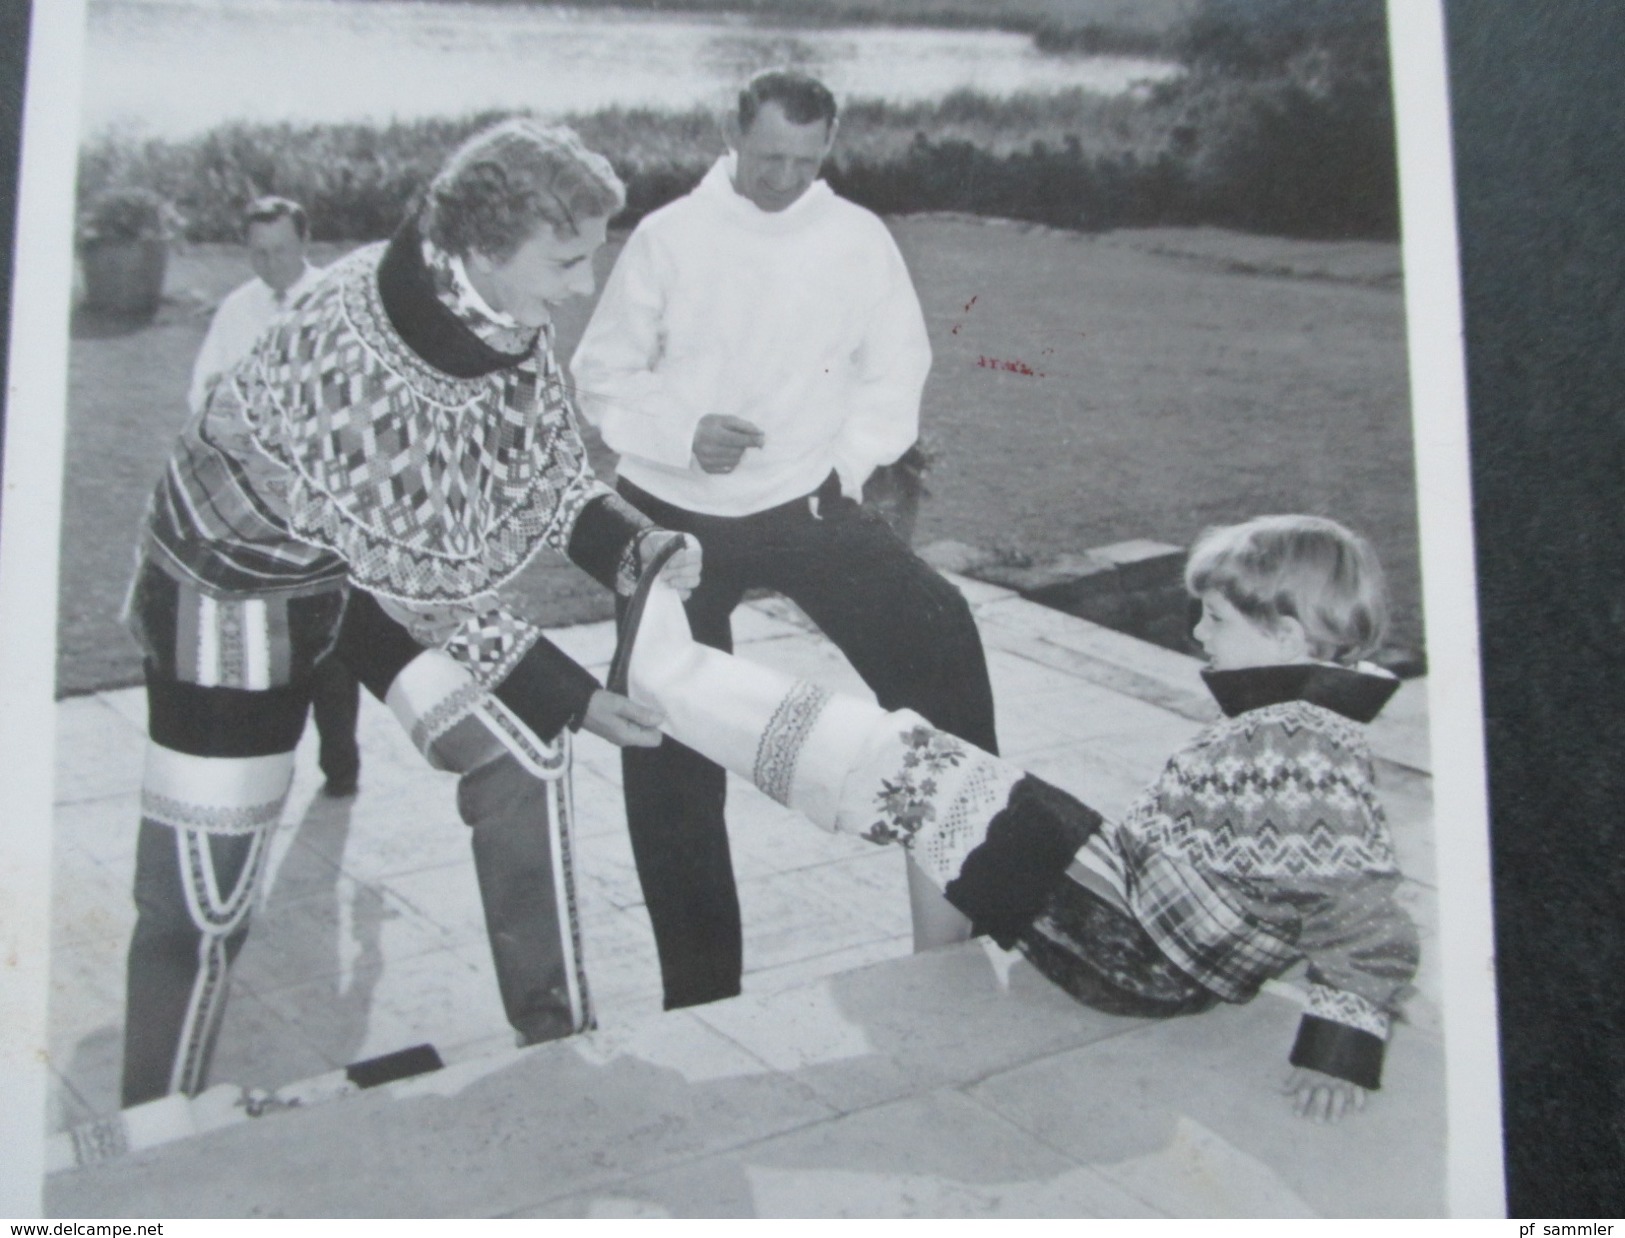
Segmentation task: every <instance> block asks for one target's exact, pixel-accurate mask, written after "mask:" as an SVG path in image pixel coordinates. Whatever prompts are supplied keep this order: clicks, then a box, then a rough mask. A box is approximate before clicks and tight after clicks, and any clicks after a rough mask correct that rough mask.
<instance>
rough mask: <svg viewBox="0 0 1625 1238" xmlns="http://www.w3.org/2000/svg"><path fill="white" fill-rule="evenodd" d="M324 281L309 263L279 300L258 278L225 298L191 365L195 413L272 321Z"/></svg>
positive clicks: (188, 398) (190, 398)
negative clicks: (216, 383)
mask: <svg viewBox="0 0 1625 1238" xmlns="http://www.w3.org/2000/svg"><path fill="white" fill-rule="evenodd" d="M321 277H322V268H321V267H316V266H311V265H310V264H309V263H308V262H307V263H306V264H305V269H304V271H303V273H302V274H301V275H300V276H299V278H298V279H296V280H295V281H294V282H293V285H292V286H291V287H290V288H288V289H287V290H286V291H284V292H283V293H282V296H281V298H280V299H278V297H277V294H276V293H275V292H273V291H272V290H271V285H269V284H267V283H266V282H265V281H264V280H262V279H260V278H259V277H258V276H255V277H254V278H253V279H251V280H249V281H248V282H247V283H246V284H243V285H242V286H241V287H239V288H236V289H233V290H232V291H231V292H230V293H228V294H227V295H226V298H225V300H223V301H221V302H220V308H219V309H217V310H215V312H214V319H213V320H212V321H211V322H210V323H209V331H208V334H207V335H205V336H204V337H203V347H202V348H200V349H198V354H197V360H196V361H195V362H193V364H192V385H191V387H190V389H189V390H188V391H187V395H186V403H187V405H188V406H189V407H190V408H191V410H192V412H194V413H196V412H198V411H199V410H200V409H202V407H203V402H204V401H205V400H206V399H208V396H209V391H210V389H211V388H212V387H213V386H214V384H215V382H216V381H217V380H218V379H219V378H220V376H221V375H222V374H224V373H225V372H226V371H227V370H229V369H230V368H231V367H232V366H234V365H236V364H237V362H239V361H241V360H242V359H243V358H244V357H246V356H247V355H248V351H249V349H251V348H253V347H254V341H255V340H257V339H258V338H259V336H260V332H262V331H264V330H265V328H266V327H268V326H270V325H271V320H272V319H273V318H275V317H276V316H277V315H278V314H280V313H281V312H282V311H283V310H285V309H286V308H287V307H288V306H290V305H292V304H293V303H294V302H295V301H296V300H298V299H299V297H301V296H302V295H304V293H306V292H308V291H309V290H310V289H311V288H312V287H314V286H315V284H316V282H317V280H319V279H320V278H321Z"/></svg>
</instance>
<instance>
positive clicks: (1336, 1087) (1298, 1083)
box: [1281, 1066, 1367, 1126]
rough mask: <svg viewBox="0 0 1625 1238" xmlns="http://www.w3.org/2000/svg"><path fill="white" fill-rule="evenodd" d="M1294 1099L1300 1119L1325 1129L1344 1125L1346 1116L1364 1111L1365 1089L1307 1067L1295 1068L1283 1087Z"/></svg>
mask: <svg viewBox="0 0 1625 1238" xmlns="http://www.w3.org/2000/svg"><path fill="white" fill-rule="evenodd" d="M1281 1091H1283V1092H1285V1093H1286V1094H1287V1095H1288V1096H1290V1097H1292V1111H1293V1112H1294V1113H1296V1114H1297V1115H1298V1116H1299V1117H1300V1118H1308V1119H1309V1120H1310V1121H1311V1122H1314V1123H1317V1124H1319V1125H1322V1126H1324V1125H1325V1124H1326V1123H1328V1122H1341V1121H1342V1120H1343V1116H1344V1115H1345V1114H1348V1113H1352V1112H1355V1111H1357V1110H1360V1109H1364V1108H1365V1098H1366V1095H1367V1093H1366V1090H1365V1089H1364V1088H1363V1087H1361V1086H1360V1085H1359V1084H1358V1083H1350V1082H1349V1081H1348V1080H1347V1079H1339V1078H1338V1077H1337V1076H1336V1075H1324V1074H1321V1072H1320V1071H1318V1070H1310V1069H1309V1068H1308V1067H1306V1066H1297V1067H1294V1068H1293V1070H1292V1073H1291V1074H1289V1075H1288V1076H1287V1077H1286V1081H1285V1082H1284V1083H1282V1085H1281Z"/></svg>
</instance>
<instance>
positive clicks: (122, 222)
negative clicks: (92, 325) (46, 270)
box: [76, 188, 182, 322]
mask: <svg viewBox="0 0 1625 1238" xmlns="http://www.w3.org/2000/svg"><path fill="white" fill-rule="evenodd" d="M181 223H182V221H181V217H180V215H179V213H177V212H176V210H175V208H174V207H173V206H171V205H170V204H169V203H168V202H167V201H165V200H164V199H163V198H161V197H160V196H159V195H157V194H155V193H153V192H152V191H151V190H149V189H133V188H124V189H109V190H107V191H105V192H103V193H100V194H98V195H96V197H94V198H93V199H91V201H90V203H89V205H88V206H86V207H85V209H84V211H83V212H81V214H80V216H79V221H78V233H77V237H76V240H77V248H78V250H79V259H80V263H81V265H82V266H83V269H84V273H85V301H84V304H85V308H86V309H90V310H94V311H96V312H98V313H103V314H111V315H115V316H117V317H120V318H134V319H138V320H140V321H143V322H144V321H146V320H147V319H150V318H151V317H152V316H153V315H154V314H155V313H157V311H158V302H159V300H160V299H161V298H162V296H163V291H164V268H165V266H166V265H167V264H168V258H169V242H170V241H172V240H174V239H175V237H177V236H179V235H180V230H181Z"/></svg>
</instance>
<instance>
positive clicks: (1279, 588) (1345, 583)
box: [1185, 516, 1388, 665]
mask: <svg viewBox="0 0 1625 1238" xmlns="http://www.w3.org/2000/svg"><path fill="white" fill-rule="evenodd" d="M1185 588H1186V589H1188V590H1189V591H1190V593H1191V596H1193V597H1199V596H1201V595H1202V594H1204V593H1208V592H1210V591H1216V592H1218V593H1219V594H1220V595H1222V596H1223V597H1224V598H1225V599H1226V600H1227V601H1228V602H1229V603H1230V604H1231V605H1232V606H1234V607H1235V608H1236V609H1237V610H1239V611H1240V612H1241V613H1242V614H1244V615H1246V616H1247V617H1248V618H1249V619H1251V620H1253V621H1254V622H1255V623H1259V624H1262V625H1263V626H1264V627H1266V628H1273V627H1275V626H1276V625H1277V624H1278V623H1279V622H1280V621H1281V620H1282V619H1283V618H1292V619H1296V620H1297V621H1298V622H1299V623H1300V624H1302V625H1303V631H1304V635H1305V636H1306V637H1308V640H1309V653H1310V656H1311V657H1315V658H1320V659H1322V660H1324V661H1328V662H1337V663H1340V664H1343V665H1348V664H1351V663H1354V662H1358V661H1359V660H1360V659H1361V658H1363V657H1367V656H1369V655H1370V654H1372V653H1374V652H1375V651H1376V649H1377V647H1378V646H1379V645H1380V644H1381V643H1382V638H1383V633H1384V632H1385V631H1386V629H1387V626H1388V589H1387V584H1386V582H1385V580H1384V579H1383V574H1382V565H1381V564H1380V563H1378V562H1377V554H1376V552H1375V551H1374V550H1372V549H1371V544H1370V543H1369V542H1367V541H1366V540H1365V538H1363V537H1361V536H1360V535H1359V534H1358V533H1354V532H1352V531H1351V530H1349V529H1346V528H1344V527H1343V526H1342V525H1340V524H1338V523H1337V522H1336V521H1335V520H1327V519H1325V518H1324V517H1321V516H1259V517H1256V518H1255V519H1252V520H1248V521H1246V522H1244V523H1242V524H1233V525H1226V526H1223V527H1220V528H1213V529H1208V530H1206V531H1205V532H1204V533H1203V534H1202V536H1201V537H1199V538H1197V540H1196V545H1194V546H1192V547H1191V553H1190V558H1189V559H1188V560H1187V561H1186V564H1185Z"/></svg>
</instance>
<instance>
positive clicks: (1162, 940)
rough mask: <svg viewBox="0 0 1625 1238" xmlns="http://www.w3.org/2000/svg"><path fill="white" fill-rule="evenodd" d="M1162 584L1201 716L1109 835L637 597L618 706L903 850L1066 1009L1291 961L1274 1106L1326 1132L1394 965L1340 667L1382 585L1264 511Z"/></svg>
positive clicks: (1374, 681)
mask: <svg viewBox="0 0 1625 1238" xmlns="http://www.w3.org/2000/svg"><path fill="white" fill-rule="evenodd" d="M1185 579H1186V585H1187V587H1188V589H1189V590H1190V592H1191V594H1192V595H1193V596H1194V597H1197V598H1199V599H1200V600H1201V602H1202V608H1203V614H1202V619H1201V621H1200V622H1199V623H1198V625H1197V627H1196V637H1197V639H1198V640H1199V641H1200V642H1201V644H1202V646H1203V648H1204V650H1205V651H1206V652H1207V654H1208V656H1209V658H1210V661H1211V666H1210V668H1209V669H1207V670H1206V671H1204V673H1203V677H1204V679H1205V681H1206V682H1207V685H1208V687H1209V688H1210V690H1211V691H1212V692H1213V694H1214V696H1215V697H1216V699H1217V700H1218V703H1219V706H1220V708H1221V710H1222V711H1223V713H1224V715H1225V716H1224V718H1223V719H1221V720H1220V721H1218V722H1216V723H1214V724H1212V725H1211V726H1209V727H1207V728H1206V729H1205V730H1203V731H1202V732H1201V733H1200V734H1199V735H1197V736H1196V737H1195V738H1194V739H1193V740H1191V741H1190V743H1188V744H1186V745H1185V746H1184V747H1182V748H1181V749H1180V750H1179V751H1178V752H1176V753H1175V754H1174V755H1173V757H1172V758H1171V759H1170V760H1169V761H1168V764H1167V766H1166V768H1165V769H1164V770H1163V772H1162V774H1161V775H1160V776H1159V777H1158V778H1157V779H1156V781H1155V782H1153V783H1152V785H1151V786H1150V787H1149V788H1148V789H1147V791H1146V792H1145V793H1144V794H1143V795H1142V796H1141V797H1140V799H1139V800H1138V801H1137V802H1136V803H1135V804H1134V806H1133V807H1132V808H1131V809H1130V810H1129V811H1128V813H1127V814H1126V815H1125V817H1124V818H1123V820H1122V821H1121V822H1118V823H1115V824H1108V823H1107V822H1105V821H1103V820H1102V818H1101V817H1100V816H1099V814H1097V813H1095V812H1094V811H1093V810H1092V809H1090V808H1089V807H1088V806H1086V805H1085V804H1083V803H1081V802H1079V801H1078V800H1077V799H1075V798H1074V797H1072V796H1071V795H1068V794H1067V793H1065V792H1064V791H1061V790H1058V789H1057V788H1055V787H1053V786H1050V785H1049V784H1047V783H1045V782H1043V781H1041V780H1040V779H1037V778H1034V777H1032V776H1031V775H1029V774H1026V773H1025V772H1024V771H1022V770H1020V769H1018V768H1016V767H1014V766H1012V765H1009V764H1007V763H1005V762H1003V761H1000V760H998V759H997V758H995V757H992V756H990V755H988V754H987V753H984V752H981V751H979V750H977V749H975V748H973V747H971V746H970V745H968V744H966V743H964V742H963V741H962V740H959V739H956V738H954V737H953V736H951V735H947V734H944V733H943V732H941V731H938V730H936V729H935V728H933V727H931V726H930V725H929V724H927V723H926V722H925V721H924V719H922V718H920V717H919V716H918V715H915V714H911V713H909V712H907V711H899V712H896V713H889V714H888V713H886V712H884V711H882V710H880V709H879V707H878V706H875V705H873V704H870V703H868V702H862V701H857V700H855V699H852V698H848V697H840V696H832V695H831V694H829V693H827V692H824V691H823V690H821V689H818V688H816V687H814V686H812V685H810V684H806V683H796V682H793V681H790V680H788V679H787V678H786V677H784V676H782V675H780V674H778V673H777V672H774V671H770V670H767V669H765V668H761V667H757V666H754V665H751V664H749V663H745V662H742V661H740V660H738V659H735V658H730V657H728V656H727V655H724V654H720V653H717V652H716V651H714V650H707V649H702V648H701V647H699V646H696V645H694V644H693V643H692V641H691V640H690V639H689V638H688V634H687V630H686V627H685V625H684V622H683V615H682V610H681V607H680V606H676V605H675V602H674V599H672V598H671V597H669V596H663V595H662V592H661V590H660V587H659V586H658V585H656V586H655V587H654V588H653V590H651V591H650V596H649V598H648V602H647V607H646V609H645V611H644V616H643V619H642V626H641V628H639V629H638V630H637V631H636V633H635V635H634V636H633V638H632V642H631V645H630V651H629V653H628V654H626V655H625V657H626V658H627V660H628V661H629V674H630V684H631V692H632V696H633V698H634V699H635V700H643V701H647V702H649V703H651V704H654V705H656V706H657V707H659V708H660V709H661V710H662V711H663V712H664V713H665V715H666V721H665V723H664V724H663V727H664V729H665V730H666V731H667V733H668V734H671V735H673V736H674V737H676V738H677V739H679V740H681V741H682V742H683V743H686V744H688V745H689V746H690V747H693V748H695V749H697V750H699V751H702V752H704V753H705V754H706V755H707V756H709V757H711V759H713V760H715V761H718V762H719V763H721V764H724V765H727V766H728V767H729V768H730V769H733V770H734V771H735V772H736V773H739V774H742V775H743V776H745V777H748V778H751V779H752V780H753V781H754V782H755V783H756V785H757V786H759V787H761V788H762V789H763V790H764V791H766V792H767V793H768V794H770V795H772V796H774V797H775V798H776V799H778V800H779V801H780V802H781V803H785V804H788V805H790V806H792V807H795V808H798V809H800V810H801V811H803V812H805V813H806V814H807V815H808V816H809V817H811V818H812V819H813V820H814V821H815V822H816V823H817V824H819V825H822V826H823V827H825V828H827V829H832V830H838V831H841V832H845V833H853V834H858V835H860V836H862V837H866V838H869V839H871V840H872V841H875V842H882V843H884V842H894V843H897V844H899V845H901V846H903V847H905V848H907V849H908V850H909V851H910V852H911V853H912V855H913V857H914V859H915V861H916V863H917V864H919V865H920V867H921V868H922V869H923V870H924V871H925V872H926V873H927V874H929V875H930V877H931V878H932V880H933V881H934V882H935V883H936V885H937V886H938V887H939V888H940V889H941V890H942V892H943V894H944V895H945V896H946V898H947V900H948V902H949V903H951V904H952V905H953V906H954V907H956V908H957V909H958V910H959V911H960V912H962V913H963V914H964V915H965V916H967V917H969V918H970V920H971V921H972V923H973V924H974V925H975V927H976V928H977V930H978V931H980V932H983V933H986V934H988V935H989V936H991V937H992V938H993V939H994V940H995V941H997V942H998V943H999V944H1000V945H1002V946H1004V947H1006V948H1007V949H1008V948H1011V947H1015V948H1018V949H1020V950H1021V951H1022V953H1023V954H1025V955H1026V956H1027V957H1028V958H1029V959H1030V960H1031V961H1032V962H1033V964H1034V965H1035V966H1036V967H1037V968H1038V969H1039V970H1040V971H1041V972H1042V973H1043V974H1044V975H1046V976H1047V977H1049V979H1051V980H1053V981H1054V982H1055V983H1057V984H1059V985H1060V986H1061V987H1062V988H1064V989H1066V990H1067V992H1069V993H1071V994H1072V995H1073V996H1074V997H1076V998H1078V999H1079V1000H1080V1001H1083V1002H1085V1003H1086V1004H1088V1005H1090V1006H1094V1007H1096V1008H1099V1009H1102V1010H1106V1011H1109V1012H1112V1013H1115V1014H1126V1015H1139V1016H1147V1017H1167V1016H1173V1015H1181V1014H1191V1013H1196V1012H1198V1011H1202V1010H1206V1009H1209V1008H1211V1007H1213V1006H1214V1005H1216V1004H1217V1003H1218V1002H1220V1001H1230V1002H1244V1001H1247V1000H1249V999H1250V998H1251V997H1253V996H1254V995H1255V994H1256V993H1257V992H1258V990H1259V987H1260V986H1261V985H1262V984H1263V982H1264V981H1265V980H1267V979H1269V978H1271V977H1273V976H1276V975H1279V974H1280V973H1281V972H1283V971H1285V970H1286V969H1287V968H1289V967H1291V966H1293V965H1294V964H1296V963H1298V962H1300V961H1304V960H1306V961H1307V963H1308V976H1307V979H1308V983H1309V996H1308V1009H1307V1011H1306V1013H1305V1014H1304V1016H1303V1019H1302V1022H1301V1024H1300V1027H1299V1032H1298V1037H1297V1041H1296V1043H1295V1044H1294V1046H1293V1047H1292V1050H1291V1055H1290V1060H1291V1063H1292V1065H1293V1067H1294V1068H1295V1069H1294V1071H1293V1074H1292V1076H1291V1078H1290V1081H1289V1090H1290V1092H1291V1093H1292V1094H1293V1096H1294V1103H1295V1108H1296V1109H1297V1112H1298V1113H1300V1114H1302V1115H1304V1116H1306V1117H1310V1118H1313V1119H1315V1120H1317V1121H1336V1120H1338V1119H1340V1118H1341V1117H1342V1116H1343V1115H1344V1114H1345V1113H1346V1112H1348V1111H1349V1110H1350V1109H1352V1108H1358V1107H1361V1106H1363V1104H1364V1103H1365V1096H1366V1092H1367V1090H1369V1089H1373V1088H1376V1087H1377V1086H1379V1083H1380V1079H1381V1066H1382V1058H1383V1053H1384V1049H1385V1045H1386V1041H1387V1037H1388V1031H1389V1024H1390V1020H1391V1018H1392V1016H1393V1015H1394V1014H1395V1013H1396V1012H1397V1010H1398V1005H1399V1001H1400V998H1401V995H1402V994H1403V992H1404V991H1405V990H1406V988H1407V986H1408V985H1409V983H1410V981H1411V979H1412V977H1413V976H1414V975H1415V972H1416V966H1417V953H1418V951H1417V936H1416V930H1415V927H1414V925H1413V924H1412V922H1411V921H1410V919H1409V917H1408V916H1407V915H1406V914H1405V913H1404V911H1403V910H1401V908H1400V907H1399V905H1398V903H1397V902H1396V901H1395V897H1394V895H1395V890H1396V887H1397V886H1398V884H1399V881H1400V873H1399V869H1398V867H1397V865H1396V863H1395V858H1394V848H1393V844H1392V841H1391V839H1390V838H1389V834H1388V826H1387V823H1386V820H1385V817H1384V814H1383V810H1382V806H1381V804H1380V803H1379V802H1378V800H1377V797H1376V793H1375V789H1374V785H1373V760H1372V755H1371V751H1370V748H1369V746H1368V744H1367V741H1366V738H1365V735H1364V732H1363V724H1365V723H1367V722H1369V721H1371V719H1373V718H1374V717H1375V716H1376V715H1377V713H1378V712H1379V711H1380V710H1381V708H1382V707H1383V705H1384V704H1386V702H1387V701H1388V699H1389V698H1390V697H1391V696H1392V695H1393V693H1394V691H1395V689H1397V687H1398V681H1397V680H1395V679H1394V678H1393V676H1391V675H1389V674H1388V673H1387V672H1385V671H1381V670H1379V669H1377V668H1374V667H1371V666H1369V665H1366V664H1363V663H1361V662H1360V659H1361V658H1362V657H1363V656H1365V655H1366V654H1368V653H1370V652H1371V651H1373V650H1375V649H1376V648H1377V646H1378V644H1379V642H1380V641H1381V639H1382V634H1383V628H1384V624H1385V616H1386V604H1385V601H1384V596H1383V594H1384V590H1383V581H1382V575H1381V570H1380V568H1379V567H1378V564H1377V561H1376V557H1375V555H1374V554H1373V553H1372V551H1371V549H1370V547H1369V546H1368V545H1367V543H1366V542H1365V541H1364V540H1363V539H1361V538H1359V537H1357V536H1355V535H1354V534H1352V533H1350V532H1349V531H1348V530H1346V529H1344V528H1343V527H1342V526H1340V525H1338V524H1335V523H1334V522H1332V521H1329V520H1323V519H1319V518H1315V517H1308V516H1272V517H1262V518H1259V519H1257V520H1252V521H1249V522H1247V523H1245V524H1241V525H1236V526H1233V527H1229V528H1222V529H1215V530H1211V531H1209V532H1208V533H1207V534H1205V535H1204V536H1203V537H1202V538H1201V540H1200V541H1199V542H1198V543H1197V545H1196V546H1195V548H1194V549H1193V550H1192V552H1191V556H1190V560H1189V563H1188V564H1187V567H1186V577H1185ZM612 682H613V681H612Z"/></svg>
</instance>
